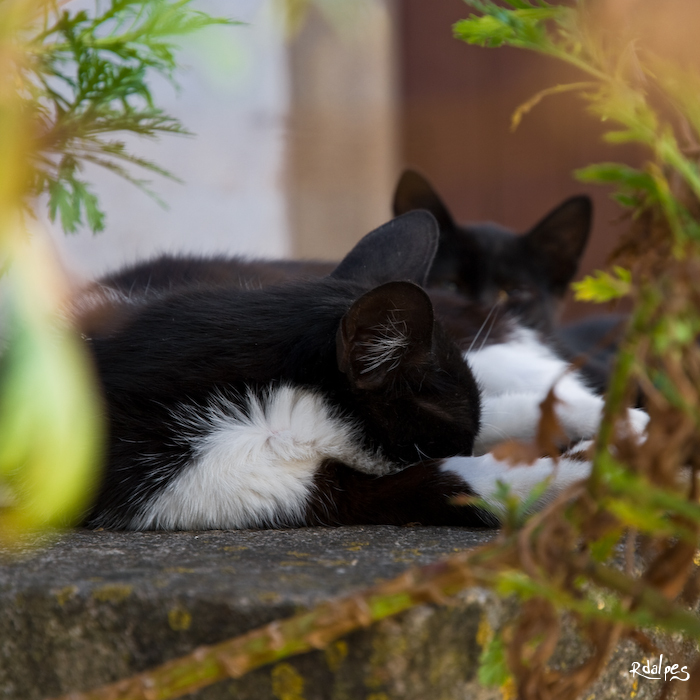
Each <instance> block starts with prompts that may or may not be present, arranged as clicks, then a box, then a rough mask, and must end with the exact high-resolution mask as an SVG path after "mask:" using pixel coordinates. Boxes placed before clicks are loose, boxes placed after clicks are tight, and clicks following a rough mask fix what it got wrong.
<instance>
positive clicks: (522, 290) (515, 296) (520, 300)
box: [501, 287, 535, 304]
mask: <svg viewBox="0 0 700 700" xmlns="http://www.w3.org/2000/svg"><path fill="white" fill-rule="evenodd" d="M501 294H503V295H505V297H506V299H507V301H508V302H509V303H511V304H528V303H530V302H531V301H532V300H533V299H534V298H535V293H534V291H533V290H532V289H528V288H527V287H511V288H509V289H502V290H501Z"/></svg>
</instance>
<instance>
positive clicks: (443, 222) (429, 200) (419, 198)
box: [393, 170, 455, 232]
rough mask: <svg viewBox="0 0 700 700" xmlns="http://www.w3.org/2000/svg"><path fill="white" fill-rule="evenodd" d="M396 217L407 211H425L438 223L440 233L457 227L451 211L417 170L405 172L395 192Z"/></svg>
mask: <svg viewBox="0 0 700 700" xmlns="http://www.w3.org/2000/svg"><path fill="white" fill-rule="evenodd" d="M393 207H394V216H399V215H400V214H405V213H406V212H407V211H414V210H416V209H425V210H427V211H429V212H430V213H431V214H432V215H433V216H434V217H435V218H436V219H437V222H438V226H439V227H440V231H443V232H444V231H449V230H451V229H453V228H454V227H455V224H454V220H453V218H452V214H450V210H449V209H448V208H447V207H446V206H445V205H444V203H443V201H442V200H441V199H440V197H439V195H438V193H437V192H436V191H435V190H434V189H433V188H432V186H431V184H430V183H429V182H428V181H427V180H426V179H425V178H424V177H423V176H422V175H420V174H419V173H417V172H416V171H415V170H404V172H403V174H402V175H401V178H400V179H399V184H398V185H396V192H394V205H393Z"/></svg>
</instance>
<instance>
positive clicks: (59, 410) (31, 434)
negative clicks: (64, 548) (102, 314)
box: [0, 237, 103, 544]
mask: <svg viewBox="0 0 700 700" xmlns="http://www.w3.org/2000/svg"><path fill="white" fill-rule="evenodd" d="M13 248H14V250H13V255H12V268H11V273H10V274H9V275H8V279H7V280H6V284H7V286H8V287H9V291H8V294H7V295H6V297H5V304H6V308H5V311H6V313H7V315H8V317H9V318H8V324H7V331H8V335H7V338H6V340H7V347H6V349H5V351H4V353H3V355H2V358H1V359H0V484H2V485H3V488H2V492H3V493H4V494H5V504H4V507H3V506H0V543H3V542H4V543H5V544H7V543H12V541H13V540H14V539H16V538H18V537H19V536H20V535H22V534H27V533H32V532H40V531H43V530H46V529H48V528H55V527H62V526H66V525H70V524H73V523H74V522H75V520H76V519H77V518H78V517H79V516H80V515H81V514H82V512H83V511H84V509H85V508H86V507H87V504H88V502H89V499H90V498H91V497H92V496H93V489H94V484H95V483H96V479H97V478H98V475H99V471H98V466H99V462H100V459H101V449H102V435H103V432H102V409H101V404H100V401H99V399H98V398H97V395H96V393H95V390H94V377H93V376H92V372H91V368H90V363H89V361H88V358H87V357H86V355H85V353H84V350H83V348H82V345H81V343H80V340H79V338H77V337H76V336H75V334H74V333H73V332H72V331H71V330H70V329H68V328H67V327H66V325H65V323H64V322H62V321H61V320H60V319H59V317H58V316H57V315H56V312H57V308H56V304H55V299H57V298H58V299H60V298H65V290H63V289H61V284H62V280H61V277H60V274H59V273H58V271H57V269H56V268H55V267H54V265H55V263H53V262H52V260H51V258H50V256H49V253H48V251H47V250H46V249H44V248H43V247H42V245H41V243H40V242H39V241H38V240H37V239H36V237H35V240H34V242H33V244H32V246H31V247H30V246H29V245H27V244H25V243H18V244H16V245H15V246H13ZM8 494H9V496H10V497H9V498H8Z"/></svg>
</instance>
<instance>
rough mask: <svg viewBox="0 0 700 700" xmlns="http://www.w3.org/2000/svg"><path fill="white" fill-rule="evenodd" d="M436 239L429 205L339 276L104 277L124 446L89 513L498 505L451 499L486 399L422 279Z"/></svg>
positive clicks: (101, 303)
mask: <svg viewBox="0 0 700 700" xmlns="http://www.w3.org/2000/svg"><path fill="white" fill-rule="evenodd" d="M437 241H438V231H437V226H436V223H435V221H434V219H433V218H432V217H431V216H430V215H429V214H427V213H425V212H413V213H411V214H407V215H406V216H403V217H399V218H398V219H395V220H394V221H392V222H390V223H388V224H386V225H385V226H383V227H381V228H379V229H377V230H376V231H374V232H372V233H370V234H368V235H367V236H366V237H365V238H364V239H362V241H360V243H358V245H357V246H356V247H355V248H354V249H353V250H352V251H351V252H350V253H349V254H348V255H347V256H346V257H345V258H344V260H343V261H342V262H341V263H340V264H339V265H338V266H337V267H336V268H335V270H334V271H333V272H332V273H331V274H330V275H329V276H327V277H324V278H316V279H313V280H309V281H295V282H292V283H289V284H286V285H282V286H274V285H273V286H271V287H268V288H265V289H257V290H246V289H242V288H241V287H240V286H238V285H227V284H225V283H221V284H211V283H208V282H206V283H205V282H202V283H200V284H192V285H189V286H188V285H185V286H183V287H181V288H177V289H175V290H174V291H172V292H166V291H163V290H162V289H161V290H160V291H159V292H157V293H153V294H150V295H142V296H140V297H138V298H135V297H133V296H132V297H130V298H127V297H124V298H121V297H119V295H117V294H115V293H114V292H113V291H111V290H109V289H108V288H105V289H103V290H102V291H104V295H103V296H101V290H100V288H93V289H92V290H91V291H90V293H89V295H88V297H87V299H86V301H87V302H89V304H88V306H90V307H91V311H92V314H91V316H90V317H91V318H92V319H93V321H94V319H95V318H96V317H97V316H96V315H95V311H97V312H98V314H97V315H98V316H100V315H101V317H102V323H101V324H94V323H93V324H92V331H90V332H89V335H90V337H89V338H88V340H87V343H88V346H89V348H90V350H91V352H92V354H93V356H94V359H95V362H96V366H97V370H98V373H99V378H100V381H101V384H102V388H103V391H104V396H105V400H106V404H107V412H108V418H109V447H108V459H107V467H106V475H105V477H104V482H103V484H102V488H101V490H100V493H99V497H98V499H97V502H96V504H95V506H94V508H93V510H92V512H91V513H90V514H89V516H88V518H87V524H88V525H89V526H91V527H108V528H126V529H149V528H165V529H186V528H241V527H260V526H292V525H300V524H312V523H327V524H352V523H393V524H401V523H406V522H411V521H417V520H419V521H421V522H424V523H434V524H440V523H460V524H479V523H482V522H483V520H484V516H483V514H482V513H480V512H479V511H478V510H477V509H475V508H471V507H457V506H454V505H452V504H451V501H450V499H451V498H452V497H453V496H454V495H455V494H457V493H470V492H471V491H470V488H469V486H468V485H467V484H466V482H465V481H464V480H463V479H461V478H460V477H459V476H458V475H456V474H455V473H454V470H453V471H450V470H444V469H441V467H440V460H441V458H445V457H450V456H452V455H458V454H463V455H468V454H471V451H472V448H473V444H474V438H475V436H476V434H477V432H478V430H479V411H480V404H479V393H478V389H477V386H476V383H475V381H474V378H473V376H472V374H471V372H470V370H469V368H468V366H467V364H466V363H465V361H464V360H463V358H462V356H461V353H460V351H459V349H458V348H457V347H456V345H455V344H454V343H453V342H452V341H451V340H450V339H449V338H448V336H447V334H446V332H445V331H444V330H443V328H442V326H441V325H440V324H439V323H437V322H435V321H434V319H433V309H432V306H431V303H430V299H429V298H428V296H427V295H426V294H425V292H424V291H423V290H422V289H421V288H420V287H419V286H418V285H419V284H422V283H424V281H425V277H426V275H427V272H428V270H429V268H430V265H431V262H432V259H433V257H434V254H435V250H436V248H437ZM82 313H83V314H84V315H86V317H87V315H89V314H87V309H86V308H83V309H82ZM90 323H92V322H90ZM90 323H88V326H90ZM421 460H422V461H421ZM417 462H420V464H416V463H417Z"/></svg>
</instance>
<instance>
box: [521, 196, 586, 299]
mask: <svg viewBox="0 0 700 700" xmlns="http://www.w3.org/2000/svg"><path fill="white" fill-rule="evenodd" d="M592 220H593V203H592V202H591V199H590V197H587V196H585V195H581V196H578V197H571V198H569V199H567V200H565V201H564V202H562V203H561V204H560V205H559V206H558V207H556V209H554V210H552V211H551V212H550V213H549V214H547V216H545V217H544V219H542V221H540V222H539V223H538V224H537V225H536V226H534V227H533V228H532V229H531V230H530V231H529V232H528V233H527V234H526V235H525V237H524V239H525V241H526V244H527V246H528V248H529V250H530V251H531V252H532V253H534V254H535V255H536V256H537V257H538V258H539V259H540V260H541V261H542V262H543V263H544V264H545V266H546V267H547V270H548V273H549V279H550V282H551V283H552V285H553V286H556V287H565V286H566V285H568V284H569V282H571V280H572V279H573V277H574V275H575V274H576V270H577V269H578V264H579V260H580V259H581V256H582V255H583V251H584V250H585V248H586V243H588V236H589V234H590V232H591V224H592Z"/></svg>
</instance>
